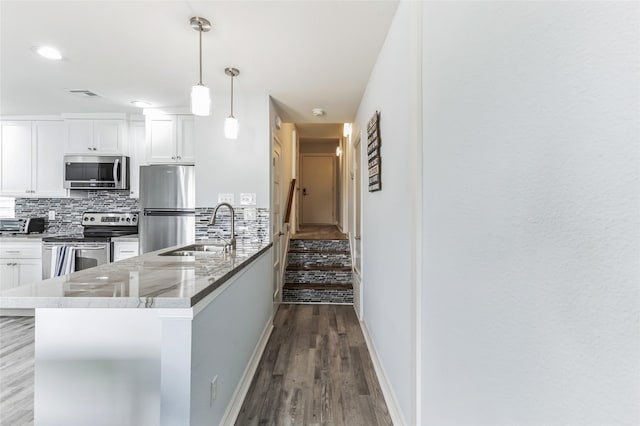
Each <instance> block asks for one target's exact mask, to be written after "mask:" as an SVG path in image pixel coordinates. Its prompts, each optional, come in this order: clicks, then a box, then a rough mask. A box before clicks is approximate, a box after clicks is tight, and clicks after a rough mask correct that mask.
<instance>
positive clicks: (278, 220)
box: [269, 135, 284, 315]
mask: <svg viewBox="0 0 640 426" xmlns="http://www.w3.org/2000/svg"><path fill="white" fill-rule="evenodd" d="M276 150H277V151H278V159H279V160H278V161H279V164H278V170H279V172H280V176H279V182H278V183H279V185H280V188H279V190H277V191H276V189H275V183H276V176H275V153H276ZM270 157H271V159H270V161H269V165H270V169H271V173H270V174H271V229H270V233H271V235H270V236H271V241H272V243H273V262H272V273H273V274H274V277H273V279H274V281H275V282H274V283H273V289H272V298H273V313H274V315H275V313H276V311H277V310H278V306H279V305H280V302H281V300H282V286H283V279H284V278H283V271H284V265H283V263H284V262H283V254H282V251H283V244H282V241H283V238H282V237H283V232H282V229H283V221H282V214H283V213H282V143H281V142H280V139H278V137H277V136H275V135H273V137H272V139H271V155H270ZM278 200H279V201H278ZM276 203H277V205H279V216H278V217H276V216H275V214H274V213H275V206H276Z"/></svg>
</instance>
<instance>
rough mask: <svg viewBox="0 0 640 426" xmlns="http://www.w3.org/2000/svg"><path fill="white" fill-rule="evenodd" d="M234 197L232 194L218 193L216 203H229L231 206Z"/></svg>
mask: <svg viewBox="0 0 640 426" xmlns="http://www.w3.org/2000/svg"><path fill="white" fill-rule="evenodd" d="M234 198H235V197H234V196H233V194H223V193H219V194H218V203H229V204H231V205H232V206H233V205H234Z"/></svg>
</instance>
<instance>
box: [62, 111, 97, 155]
mask: <svg viewBox="0 0 640 426" xmlns="http://www.w3.org/2000/svg"><path fill="white" fill-rule="evenodd" d="M64 125H65V129H66V130H65V132H66V136H67V150H66V152H67V153H70V154H87V153H90V152H91V153H92V152H93V151H94V149H93V148H94V146H93V120H75V119H73V120H65V122H64Z"/></svg>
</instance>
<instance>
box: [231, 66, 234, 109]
mask: <svg viewBox="0 0 640 426" xmlns="http://www.w3.org/2000/svg"><path fill="white" fill-rule="evenodd" d="M233 77H234V76H233V75H231V117H233Z"/></svg>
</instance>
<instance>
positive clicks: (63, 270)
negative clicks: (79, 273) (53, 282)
mask: <svg viewBox="0 0 640 426" xmlns="http://www.w3.org/2000/svg"><path fill="white" fill-rule="evenodd" d="M75 270H76V248H75V247H69V246H53V247H51V278H53V277H59V276H60V275H68V274H70V273H72V272H75Z"/></svg>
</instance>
